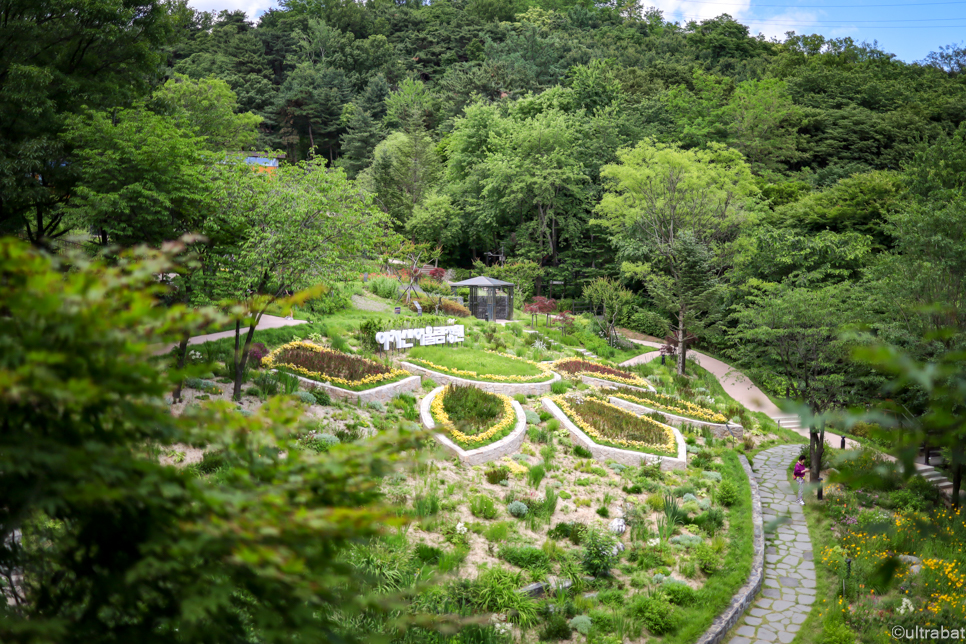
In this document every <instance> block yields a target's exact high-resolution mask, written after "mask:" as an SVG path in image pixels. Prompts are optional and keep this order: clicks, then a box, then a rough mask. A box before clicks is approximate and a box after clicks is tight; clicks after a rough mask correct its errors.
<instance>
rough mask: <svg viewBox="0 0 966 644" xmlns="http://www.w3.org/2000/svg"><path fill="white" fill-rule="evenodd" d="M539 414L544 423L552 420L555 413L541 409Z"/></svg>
mask: <svg viewBox="0 0 966 644" xmlns="http://www.w3.org/2000/svg"><path fill="white" fill-rule="evenodd" d="M539 416H540V422H541V423H544V422H546V421H548V420H550V419H551V418H553V415H552V414H551V413H550V412H549V411H546V410H545V409H542V410H540V413H539Z"/></svg>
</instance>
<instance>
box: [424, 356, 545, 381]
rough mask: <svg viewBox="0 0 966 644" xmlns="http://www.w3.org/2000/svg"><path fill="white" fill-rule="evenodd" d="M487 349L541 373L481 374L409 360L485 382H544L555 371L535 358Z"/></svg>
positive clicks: (459, 376)
mask: <svg viewBox="0 0 966 644" xmlns="http://www.w3.org/2000/svg"><path fill="white" fill-rule="evenodd" d="M485 351H486V353H492V354H493V355H495V356H500V357H502V358H508V359H510V360H519V361H520V362H525V363H527V364H529V365H533V366H534V367H536V368H537V369H539V370H540V375H537V376H499V375H495V374H489V373H484V374H479V373H477V372H475V371H468V370H465V369H454V368H452V367H444V366H442V365H438V364H435V363H433V362H430V361H429V360H423V359H422V358H407V360H409V361H410V362H413V363H415V364H418V365H421V366H424V367H428V368H429V369H432V370H433V371H439V372H441V373H448V374H450V375H453V376H456V377H458V378H466V379H468V380H480V381H484V382H489V381H492V382H543V381H546V380H547V379H548V378H550V377H551V376H553V373H552V372H551V371H550V367H548V366H547V365H545V364H543V363H542V362H534V361H533V360H527V359H525V358H518V357H517V356H511V355H509V354H507V353H499V352H497V351H490V350H489V349H486V350H485Z"/></svg>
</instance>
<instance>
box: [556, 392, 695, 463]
mask: <svg viewBox="0 0 966 644" xmlns="http://www.w3.org/2000/svg"><path fill="white" fill-rule="evenodd" d="M550 400H552V401H553V402H554V403H555V404H556V405H557V406H558V407H559V408H560V410H561V411H563V413H564V414H565V415H566V416H567V418H569V419H570V420H571V422H573V423H574V424H575V425H576V426H577V427H579V428H580V429H581V430H582V431H583V432H584V433H585V434H587V436H589V437H590V438H591V439H592V440H593V441H594V442H596V443H599V444H600V445H607V446H610V447H617V448H619V449H628V450H633V451H637V452H644V453H647V454H656V455H658V456H671V457H673V456H676V455H677V441H676V440H675V438H674V430H673V429H672V428H671V427H670V426H668V425H665V424H663V423H659V422H657V421H656V420H654V419H652V418H648V417H646V416H637V415H636V414H633V413H631V412H629V411H627V410H625V409H621V408H620V407H618V406H617V405H613V404H611V403H609V402H606V401H603V400H599V399H597V398H591V397H582V396H575V395H572V394H571V395H566V396H552V397H551V398H550Z"/></svg>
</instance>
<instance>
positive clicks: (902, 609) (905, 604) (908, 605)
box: [899, 597, 915, 615]
mask: <svg viewBox="0 0 966 644" xmlns="http://www.w3.org/2000/svg"><path fill="white" fill-rule="evenodd" d="M914 609H915V606H913V605H912V602H911V601H909V598H908V597H903V598H902V605H901V606H899V614H900V615H905V614H906V613H911V612H912V611H913V610H914Z"/></svg>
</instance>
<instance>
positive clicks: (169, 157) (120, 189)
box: [65, 105, 216, 246]
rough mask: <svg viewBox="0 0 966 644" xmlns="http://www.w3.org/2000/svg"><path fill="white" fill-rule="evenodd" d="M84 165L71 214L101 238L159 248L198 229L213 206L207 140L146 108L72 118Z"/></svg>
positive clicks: (73, 139) (71, 133) (69, 135)
mask: <svg viewBox="0 0 966 644" xmlns="http://www.w3.org/2000/svg"><path fill="white" fill-rule="evenodd" d="M65 138H66V140H67V141H68V142H69V143H70V144H71V145H72V146H73V147H74V154H73V161H74V163H76V164H77V166H78V168H79V170H78V172H77V174H78V175H79V181H78V183H77V185H76V186H75V187H74V194H73V197H72V199H71V201H70V208H69V211H68V212H70V213H71V216H72V219H73V220H74V221H76V223H78V224H80V225H83V226H86V227H90V228H93V229H94V230H96V231H98V234H99V236H100V239H101V243H103V244H107V243H112V244H116V245H120V246H131V245H134V244H138V243H147V244H151V245H154V246H157V245H160V244H161V243H162V242H164V241H167V240H173V239H176V238H177V237H178V236H180V235H181V234H182V233H185V232H189V231H192V230H197V229H198V226H199V225H200V223H201V220H203V218H204V213H205V210H206V208H207V204H208V203H209V201H208V198H209V195H210V192H209V181H210V180H211V166H212V165H214V163H215V159H216V157H215V156H214V155H213V154H211V153H207V152H206V150H205V148H206V147H207V146H206V140H205V139H204V138H202V137H201V136H199V135H198V134H196V133H195V132H194V131H193V130H190V129H182V128H179V127H177V125H176V124H175V121H174V120H173V119H171V118H169V117H167V116H163V115H159V114H156V113H154V112H152V111H150V110H148V109H147V108H146V107H145V106H143V105H138V106H135V107H133V108H131V109H122V110H115V111H114V112H113V113H107V112H88V113H86V114H79V115H77V116H74V117H72V118H70V119H69V124H68V129H67V132H66V133H65Z"/></svg>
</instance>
